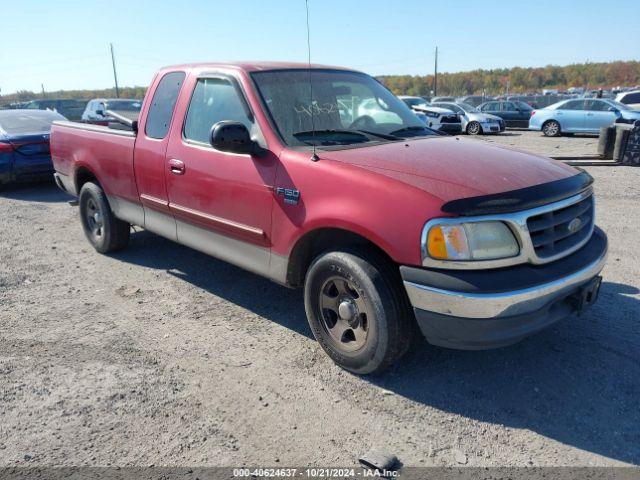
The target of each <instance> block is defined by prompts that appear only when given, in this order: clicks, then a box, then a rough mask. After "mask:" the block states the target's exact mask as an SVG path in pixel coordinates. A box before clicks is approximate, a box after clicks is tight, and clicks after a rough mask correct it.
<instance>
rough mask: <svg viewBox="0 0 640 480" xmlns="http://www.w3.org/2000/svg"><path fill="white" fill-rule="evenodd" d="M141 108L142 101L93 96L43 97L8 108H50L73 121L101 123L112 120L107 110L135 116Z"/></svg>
mask: <svg viewBox="0 0 640 480" xmlns="http://www.w3.org/2000/svg"><path fill="white" fill-rule="evenodd" d="M141 108H142V102H141V101H140V100H136V99H129V98H94V99H93V100H81V99H75V98H43V99H38V100H31V101H30V102H25V103H15V104H12V105H10V109H13V110H16V109H20V110H50V111H53V112H57V113H59V114H60V115H62V116H64V117H65V118H66V119H68V120H71V121H74V122H77V121H80V122H85V123H97V124H103V125H106V124H108V123H109V122H111V121H113V118H111V117H110V116H109V115H107V114H105V112H106V111H107V110H110V111H115V112H118V113H120V112H122V114H124V115H127V113H129V114H130V115H131V114H133V115H135V116H137V114H138V112H140V109H141Z"/></svg>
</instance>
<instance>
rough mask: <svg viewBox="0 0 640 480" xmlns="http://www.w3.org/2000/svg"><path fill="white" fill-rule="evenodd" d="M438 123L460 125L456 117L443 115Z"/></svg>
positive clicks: (458, 118)
mask: <svg viewBox="0 0 640 480" xmlns="http://www.w3.org/2000/svg"><path fill="white" fill-rule="evenodd" d="M440 123H460V117H459V116H457V115H443V117H442V120H440Z"/></svg>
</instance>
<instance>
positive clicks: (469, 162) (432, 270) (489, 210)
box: [51, 63, 607, 373]
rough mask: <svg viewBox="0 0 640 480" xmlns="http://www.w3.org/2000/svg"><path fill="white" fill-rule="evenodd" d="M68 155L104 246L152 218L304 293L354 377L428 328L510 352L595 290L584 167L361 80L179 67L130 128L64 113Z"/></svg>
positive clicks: (311, 69) (603, 245)
mask: <svg viewBox="0 0 640 480" xmlns="http://www.w3.org/2000/svg"><path fill="white" fill-rule="evenodd" d="M51 152H52V158H53V163H54V166H55V170H56V172H55V179H56V182H57V184H58V186H60V187H61V188H62V189H63V190H65V191H66V192H69V193H71V194H74V195H78V196H79V210H80V219H81V222H82V226H83V228H84V231H85V233H86V236H87V238H88V240H89V242H90V243H91V244H92V245H93V246H94V247H95V249H96V250H97V251H98V252H109V251H113V250H116V249H119V248H122V247H124V246H126V245H127V243H128V241H129V232H130V227H131V225H138V226H141V227H144V228H145V229H147V230H149V231H152V232H155V233H157V234H159V235H162V236H164V237H166V238H169V239H171V240H174V241H176V242H179V243H181V244H184V245H187V246H189V247H192V248H195V249H197V250H201V251H203V252H206V253H208V254H211V255H213V256H216V257H218V258H221V259H223V260H226V261H229V262H231V263H234V264H236V265H239V266H240V267H243V268H245V269H248V270H251V271H253V272H255V273H258V274H260V275H264V276H266V277H268V278H270V279H272V280H274V281H276V282H279V283H281V284H283V285H287V286H290V287H304V301H305V308H306V312H307V316H308V320H309V323H310V325H311V328H312V330H313V333H314V335H315V336H316V338H317V340H318V341H319V342H320V344H321V346H322V347H323V348H324V350H325V351H326V352H327V353H328V354H329V356H330V357H331V358H332V359H333V360H334V361H335V362H336V363H338V364H339V365H341V366H342V367H343V368H345V369H348V370H350V371H353V372H357V373H371V372H374V371H379V370H381V369H383V368H385V367H387V366H389V365H391V364H393V363H394V362H396V361H397V360H398V359H399V358H400V357H401V356H402V355H403V353H405V352H406V351H407V349H408V348H409V346H410V345H411V343H412V341H413V340H414V339H415V338H416V337H417V336H418V335H419V332H420V331H421V332H422V334H423V335H424V337H426V339H427V340H428V341H429V342H430V343H432V344H435V345H440V346H445V347H451V348H463V349H481V348H490V347H498V346H503V345H508V344H511V343H514V342H516V341H518V340H520V339H522V338H523V337H525V336H526V335H528V334H531V333H533V332H535V331H538V330H540V329H542V328H543V327H546V326H547V325H549V324H551V323H553V322H555V321H557V320H559V319H561V318H564V317H567V316H569V315H571V314H572V313H574V312H580V311H581V310H582V309H584V308H585V307H587V306H589V305H590V304H592V303H593V302H594V301H595V299H596V297H597V293H598V288H599V285H600V277H599V273H600V271H601V270H602V268H603V266H604V262H605V257H606V251H607V238H606V236H605V234H604V233H603V232H602V231H601V230H600V229H598V228H597V227H596V226H595V225H594V199H593V192H592V181H593V180H592V178H591V177H590V176H589V175H588V174H587V173H585V172H583V171H580V170H577V169H574V168H572V167H569V166H567V165H565V164H562V163H559V162H554V161H551V160H549V159H546V158H542V157H539V156H536V155H532V154H529V153H525V152H520V151H516V150H511V149H506V148H498V147H494V146H489V145H487V144H485V143H483V142H479V141H475V140H463V139H460V138H458V137H452V136H443V135H440V134H438V133H437V132H434V131H432V130H430V129H429V128H427V127H426V126H425V125H424V124H423V123H422V122H421V121H420V120H419V119H417V117H416V116H415V115H414V114H413V113H412V112H411V110H410V109H409V108H408V107H407V106H406V105H405V104H404V103H403V102H402V101H400V100H399V99H397V98H396V97H395V96H393V95H392V94H391V93H390V92H389V91H388V90H387V89H386V88H385V87H383V86H382V85H381V84H380V83H379V82H377V81H376V80H375V79H373V78H372V77H370V76H368V75H366V74H364V73H360V72H356V71H352V70H347V69H341V68H335V67H323V66H307V65H300V64H289V63H251V64H248V63H237V64H227V63H225V64H197V65H180V66H174V67H168V68H164V69H162V70H161V71H159V72H158V73H157V74H156V76H155V78H154V79H153V81H152V83H151V86H150V88H149V91H148V92H147V95H146V97H145V99H144V102H143V106H142V111H141V113H140V117H139V119H138V120H137V121H134V122H132V124H131V126H130V128H119V129H117V128H109V127H104V126H95V125H87V124H80V123H73V122H56V123H55V124H54V126H53V129H52V133H51ZM269 301H271V299H270V300H269Z"/></svg>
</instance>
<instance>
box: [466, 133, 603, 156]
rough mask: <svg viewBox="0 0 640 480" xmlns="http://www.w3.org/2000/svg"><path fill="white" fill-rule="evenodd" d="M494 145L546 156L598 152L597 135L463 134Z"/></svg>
mask: <svg viewBox="0 0 640 480" xmlns="http://www.w3.org/2000/svg"><path fill="white" fill-rule="evenodd" d="M464 136H465V137H466V138H473V139H476V140H483V141H485V142H489V143H493V144H496V145H504V146H507V147H513V148H518V149H521V150H528V151H531V152H536V153H537V154H539V155H544V156H547V157H559V156H562V157H575V158H580V157H585V156H588V157H590V156H594V155H596V154H597V153H598V136H597V135H572V136H570V137H567V136H562V137H545V136H544V135H543V134H542V132H533V131H529V130H507V131H506V132H503V133H501V134H499V135H478V136H471V135H464Z"/></svg>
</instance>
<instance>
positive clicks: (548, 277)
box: [401, 228, 607, 349]
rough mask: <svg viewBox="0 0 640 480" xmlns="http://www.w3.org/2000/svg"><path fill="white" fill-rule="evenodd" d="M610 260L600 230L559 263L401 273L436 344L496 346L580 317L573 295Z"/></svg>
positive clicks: (420, 320)
mask: <svg viewBox="0 0 640 480" xmlns="http://www.w3.org/2000/svg"><path fill="white" fill-rule="evenodd" d="M606 257H607V238H606V235H605V234H604V233H603V232H602V231H601V230H600V229H597V228H596V230H595V231H594V234H593V236H592V239H591V240H590V241H589V243H588V244H587V245H585V247H583V248H582V249H580V250H578V251H577V252H574V253H573V254H572V255H571V256H570V257H567V258H565V259H563V260H560V261H558V262H555V265H554V264H549V265H544V266H533V265H527V266H524V265H523V266H519V267H512V268H506V269H500V270H494V271H490V270H487V271H484V272H478V271H475V272H468V271H465V272H459V271H458V272H453V271H443V270H427V269H416V268H411V267H401V273H402V277H403V282H404V286H405V289H406V291H407V295H408V297H409V300H410V302H411V304H412V306H413V308H414V312H415V315H416V320H417V321H418V324H419V326H420V328H421V330H422V332H423V334H424V335H425V337H426V338H427V340H429V342H430V343H433V344H436V345H442V346H446V347H451V348H465V349H469V348H471V349H480V348H493V347H496V346H502V345H508V344H511V343H514V342H516V341H518V340H520V339H521V338H523V337H525V336H526V335H529V334H531V333H534V332H536V331H538V330H540V329H542V328H544V327H546V326H547V325H549V324H551V323H553V322H555V321H557V320H560V319H562V318H565V317H567V316H569V315H571V314H572V313H574V312H575V311H576V309H577V307H576V306H575V302H574V300H575V299H574V298H573V297H575V295H576V294H578V293H579V292H580V291H582V290H583V289H584V287H585V286H586V285H588V284H589V283H590V282H591V280H593V279H594V278H595V277H596V276H598V274H599V273H600V272H601V271H602V269H603V267H604V265H605V261H606ZM447 286H449V287H459V288H446V287H447Z"/></svg>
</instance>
